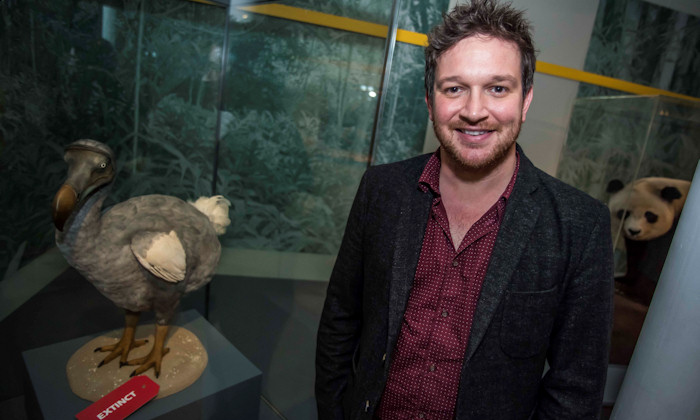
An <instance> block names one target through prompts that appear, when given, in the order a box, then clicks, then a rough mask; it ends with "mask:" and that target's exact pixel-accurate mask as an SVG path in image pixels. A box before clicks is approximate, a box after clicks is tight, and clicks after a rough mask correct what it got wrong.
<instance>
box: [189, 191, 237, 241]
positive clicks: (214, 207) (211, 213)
mask: <svg viewBox="0 0 700 420" xmlns="http://www.w3.org/2000/svg"><path fill="white" fill-rule="evenodd" d="M188 203H190V204H192V205H193V206H194V207H195V208H196V209H197V210H199V211H201V212H202V213H204V214H205V215H206V216H207V217H208V218H209V221H210V222H211V224H212V225H213V226H214V230H215V231H216V234H217V235H223V234H224V233H225V232H226V226H228V225H230V224H231V219H229V217H228V208H229V206H230V205H231V202H230V201H228V200H227V199H225V198H224V196H222V195H215V196H213V197H199V198H198V199H197V201H194V202H192V201H188Z"/></svg>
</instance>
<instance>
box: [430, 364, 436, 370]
mask: <svg viewBox="0 0 700 420" xmlns="http://www.w3.org/2000/svg"><path fill="white" fill-rule="evenodd" d="M429 369H430V371H431V372H435V363H433V364H431V365H430V368H429Z"/></svg>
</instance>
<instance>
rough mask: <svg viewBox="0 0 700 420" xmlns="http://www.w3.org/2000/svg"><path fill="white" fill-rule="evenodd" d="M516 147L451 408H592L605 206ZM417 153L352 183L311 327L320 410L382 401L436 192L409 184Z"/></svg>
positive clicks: (575, 414) (603, 354)
mask: <svg viewBox="0 0 700 420" xmlns="http://www.w3.org/2000/svg"><path fill="white" fill-rule="evenodd" d="M518 151H519V153H520V171H519V173H518V177H517V180H516V183H515V188H514V190H513V193H512V195H511V196H510V199H509V200H508V203H507V206H506V212H505V215H504V219H503V222H502V224H501V228H500V231H499V233H498V237H497V239H496V244H495V245H494V251H493V254H492V257H491V262H490V265H489V268H488V271H487V273H486V278H485V279H484V284H483V288H482V291H481V295H480V297H479V301H478V304H477V308H476V313H475V315H474V321H473V325H472V330H471V336H470V338H469V343H468V345H467V350H466V354H465V356H464V365H463V367H462V375H461V382H460V389H459V396H458V401H457V407H456V418H457V419H479V420H485V419H498V420H505V419H528V418H535V419H557V420H562V419H594V418H598V416H599V413H600V408H601V401H602V396H603V389H604V385H605V377H606V371H607V360H608V346H609V339H610V326H611V313H612V290H613V286H612V285H613V269H612V241H611V238H610V216H609V212H608V210H607V208H606V207H605V206H604V205H603V204H602V203H600V202H598V201H596V200H594V199H593V198H591V197H589V196H588V195H586V194H584V193H582V192H580V191H578V190H576V189H574V188H572V187H570V186H568V185H566V184H564V183H562V182H561V181H558V180H557V179H555V178H552V177H551V176H549V175H547V174H545V173H544V172H542V171H540V170H539V169H537V168H535V167H534V166H533V165H532V163H531V162H530V161H529V160H528V159H527V158H526V157H525V155H524V154H523V152H522V150H521V149H520V148H519V147H518ZM428 158H429V155H424V156H419V157H417V158H413V159H410V160H407V161H403V162H398V163H394V164H389V165H381V166H376V167H372V168H371V169H369V170H368V171H367V172H366V173H365V175H364V177H363V179H362V182H361V183H360V187H359V189H358V192H357V196H356V197H355V201H354V203H353V206H352V210H351V211H350V216H349V218H348V224H347V228H346V231H345V236H344V238H343V242H342V245H341V248H340V252H339V254H338V259H337V261H336V264H335V267H334V269H333V274H332V275H331V279H330V283H329V285H328V291H327V297H326V302H325V305H324V308H323V314H322V317H321V323H320V326H319V329H318V340H317V353H316V401H317V406H318V413H319V418H320V419H322V420H324V419H343V418H344V419H370V418H371V417H372V415H373V413H374V410H375V409H376V407H377V405H378V403H379V399H380V397H381V395H382V391H383V389H384V386H385V383H386V379H387V373H388V369H389V364H390V363H391V355H392V353H393V350H394V346H395V344H396V340H397V337H398V334H399V331H400V329H401V323H402V319H403V313H404V310H405V307H406V302H407V300H408V296H409V293H410V290H411V286H412V283H413V278H414V273H415V271H416V266H417V264H418V257H419V254H420V249H421V245H422V242H423V235H424V233H425V227H426V223H427V220H428V216H429V211H430V206H431V203H432V200H433V196H432V193H431V192H422V191H421V190H420V189H419V188H418V178H419V177H420V175H421V173H422V171H423V168H424V166H425V164H426V163H427V160H428ZM545 360H547V361H548V363H549V366H550V369H549V370H548V371H547V373H546V374H545V375H544V376H543V375H542V372H543V368H544V366H545Z"/></svg>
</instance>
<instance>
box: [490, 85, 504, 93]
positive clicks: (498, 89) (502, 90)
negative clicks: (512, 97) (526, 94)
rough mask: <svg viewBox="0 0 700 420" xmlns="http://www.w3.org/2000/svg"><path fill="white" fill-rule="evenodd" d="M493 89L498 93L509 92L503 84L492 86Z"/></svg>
mask: <svg viewBox="0 0 700 420" xmlns="http://www.w3.org/2000/svg"><path fill="white" fill-rule="evenodd" d="M491 91H492V92H493V93H496V94H499V95H501V94H504V93H506V92H508V89H506V88H505V87H503V86H494V87H492V88H491Z"/></svg>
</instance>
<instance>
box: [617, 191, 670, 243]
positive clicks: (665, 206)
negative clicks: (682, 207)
mask: <svg viewBox="0 0 700 420" xmlns="http://www.w3.org/2000/svg"><path fill="white" fill-rule="evenodd" d="M609 206H610V214H611V216H612V219H613V225H614V227H616V228H617V229H620V230H621V233H622V234H623V235H624V236H625V237H627V238H629V239H632V240H635V241H648V240H651V239H654V238H658V237H659V236H661V235H663V234H665V233H666V232H668V231H669V230H670V229H671V227H672V226H673V222H674V219H675V216H676V213H675V210H674V207H673V206H672V205H671V203H669V202H668V201H666V200H664V199H662V198H661V197H660V196H659V194H658V192H656V191H648V190H646V189H643V188H625V189H623V190H621V191H619V192H618V193H616V194H615V195H613V196H612V197H611V199H610V204H609ZM620 225H621V226H620ZM617 229H615V230H617Z"/></svg>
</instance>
